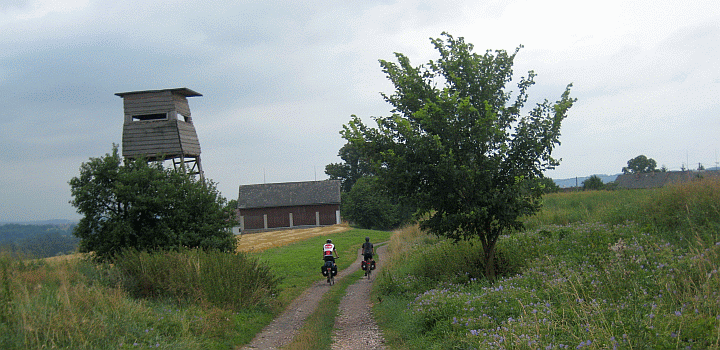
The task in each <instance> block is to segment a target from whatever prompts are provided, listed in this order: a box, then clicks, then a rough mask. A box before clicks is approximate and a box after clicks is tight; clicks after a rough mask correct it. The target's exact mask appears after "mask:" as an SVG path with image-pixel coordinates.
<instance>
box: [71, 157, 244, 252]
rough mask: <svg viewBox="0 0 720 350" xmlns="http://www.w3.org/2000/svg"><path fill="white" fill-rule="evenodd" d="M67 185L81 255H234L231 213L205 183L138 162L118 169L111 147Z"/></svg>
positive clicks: (234, 244) (186, 175) (82, 167)
mask: <svg viewBox="0 0 720 350" xmlns="http://www.w3.org/2000/svg"><path fill="white" fill-rule="evenodd" d="M69 183H70V187H71V193H72V196H73V200H72V201H71V202H70V203H71V204H72V205H73V206H75V207H76V208H77V211H78V213H80V214H82V215H83V218H82V219H81V220H80V222H79V223H78V225H77V226H76V228H75V231H74V232H73V233H74V234H75V235H76V236H77V237H79V238H80V251H82V252H91V251H92V252H95V254H96V256H97V257H98V258H100V259H106V258H109V257H112V256H113V255H115V254H116V253H118V252H120V251H122V250H123V249H125V248H135V249H138V250H143V251H153V250H161V249H174V250H177V249H180V248H182V247H187V248H195V247H197V248H202V249H215V250H220V251H234V250H235V246H236V240H235V238H234V237H233V234H232V231H231V230H230V228H231V227H232V226H234V225H235V224H236V219H235V211H234V208H232V207H229V206H226V205H225V199H224V198H223V197H222V196H220V194H219V192H218V191H217V189H216V187H215V184H214V183H212V182H211V181H209V180H205V181H201V180H196V179H195V178H194V177H192V176H191V175H188V174H185V173H183V172H179V171H175V170H171V169H164V168H163V166H162V164H161V163H148V162H146V161H145V160H143V159H137V160H128V161H126V162H125V164H122V159H121V158H120V156H119V155H118V149H117V146H114V147H113V152H112V154H106V155H105V156H104V157H100V158H91V159H90V161H88V162H86V163H83V164H82V165H81V167H80V175H79V176H78V177H74V178H72V179H71V180H70V182H69Z"/></svg>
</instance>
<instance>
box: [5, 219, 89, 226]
mask: <svg viewBox="0 0 720 350" xmlns="http://www.w3.org/2000/svg"><path fill="white" fill-rule="evenodd" d="M8 224H16V225H70V224H77V221H72V220H64V219H54V220H35V221H13V222H10V221H0V225H8Z"/></svg>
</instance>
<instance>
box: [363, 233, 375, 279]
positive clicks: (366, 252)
mask: <svg viewBox="0 0 720 350" xmlns="http://www.w3.org/2000/svg"><path fill="white" fill-rule="evenodd" d="M362 254H363V258H364V259H365V261H366V264H370V269H372V266H373V265H374V264H375V262H374V261H373V254H375V247H374V246H373V244H372V243H370V237H365V243H363V245H362ZM367 274H368V273H367V270H365V276H367Z"/></svg>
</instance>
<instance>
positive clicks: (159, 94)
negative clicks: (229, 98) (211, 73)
mask: <svg viewBox="0 0 720 350" xmlns="http://www.w3.org/2000/svg"><path fill="white" fill-rule="evenodd" d="M115 95H117V96H120V97H122V99H123V107H124V109H125V123H124V124H123V137H122V155H123V157H125V158H126V159H134V158H137V157H145V158H146V159H147V160H153V161H165V160H172V161H173V166H174V167H175V169H176V170H178V168H180V169H181V170H183V171H186V172H188V173H190V174H199V175H200V178H203V171H202V166H201V164H200V141H198V137H197V132H195V126H193V123H192V118H191V117H190V106H189V105H188V100H187V98H188V97H193V96H202V95H201V94H199V93H197V92H195V91H192V90H190V89H187V88H177V89H165V90H146V91H131V92H119V93H116V94H115Z"/></svg>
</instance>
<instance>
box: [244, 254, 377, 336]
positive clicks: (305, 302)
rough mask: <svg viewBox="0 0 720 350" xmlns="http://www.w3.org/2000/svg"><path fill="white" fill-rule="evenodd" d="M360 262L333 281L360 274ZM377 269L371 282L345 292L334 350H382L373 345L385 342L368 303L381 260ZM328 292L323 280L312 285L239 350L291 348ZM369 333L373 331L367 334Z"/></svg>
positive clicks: (360, 259)
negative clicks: (356, 272) (291, 344)
mask: <svg viewBox="0 0 720 350" xmlns="http://www.w3.org/2000/svg"><path fill="white" fill-rule="evenodd" d="M383 251H384V247H380V248H378V252H383ZM361 261H362V256H361V255H360V254H358V258H357V259H356V261H355V262H354V263H353V264H351V265H350V267H348V268H346V269H344V270H341V271H339V272H338V275H337V277H336V278H337V279H341V278H345V277H346V276H347V275H350V274H352V273H353V272H355V271H357V270H359V269H360V262H361ZM376 266H377V268H376V270H375V271H374V272H373V276H372V277H371V279H370V280H368V279H367V278H363V279H359V280H358V281H357V282H356V283H354V284H353V285H351V286H350V287H348V289H347V290H346V293H347V294H346V295H345V296H344V297H343V299H342V301H341V302H340V306H339V310H338V312H339V316H338V318H336V319H335V328H336V331H335V333H334V335H333V342H334V344H333V349H334V350H344V349H353V350H356V349H383V346H382V345H375V344H382V343H384V340H383V338H382V335H381V333H380V331H379V329H378V327H377V325H376V324H375V322H374V319H373V318H372V316H371V313H370V311H371V310H370V308H371V307H372V305H371V303H370V300H369V298H370V290H371V288H372V281H374V279H375V275H376V274H377V272H379V271H380V268H381V266H382V265H381V264H380V260H378V261H377V264H376ZM328 290H329V288H328V285H327V282H326V281H325V280H324V279H323V280H320V281H318V282H315V283H314V284H313V285H312V286H310V288H308V289H307V290H305V292H303V293H302V294H301V295H300V296H299V297H297V298H296V299H295V300H293V302H292V303H291V304H290V306H288V308H287V309H286V310H285V311H284V312H283V313H282V314H281V315H280V316H278V317H277V318H275V320H273V322H272V323H270V324H269V325H268V326H266V327H265V328H264V329H263V330H262V331H261V332H260V333H258V334H257V335H256V336H255V338H253V340H252V341H251V342H250V343H249V344H247V345H245V346H244V347H242V348H241V350H279V349H282V348H283V347H285V346H287V345H288V344H290V343H291V342H292V340H293V339H294V338H295V336H296V335H297V333H298V331H299V330H300V328H302V326H303V324H304V323H305V319H307V317H308V316H310V315H311V314H312V313H313V312H314V311H315V309H316V308H317V307H318V305H319V303H320V300H321V299H322V297H323V294H325V292H327V291H328ZM359 313H362V314H363V315H367V317H358V315H359ZM358 321H360V322H361V323H358ZM368 322H370V323H368ZM360 327H362V333H363V334H362V335H359V334H358V333H357V331H359V330H360ZM368 329H371V330H374V331H372V332H368Z"/></svg>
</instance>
